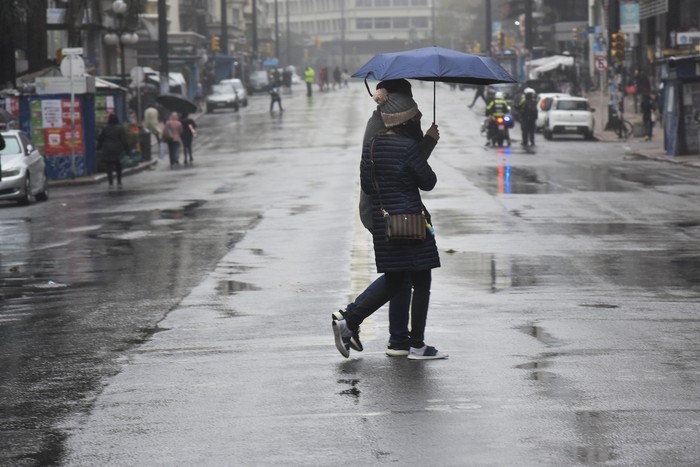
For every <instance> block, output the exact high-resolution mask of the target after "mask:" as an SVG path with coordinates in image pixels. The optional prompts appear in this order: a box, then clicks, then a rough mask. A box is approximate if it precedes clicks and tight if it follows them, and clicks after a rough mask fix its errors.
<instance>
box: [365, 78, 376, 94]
mask: <svg viewBox="0 0 700 467" xmlns="http://www.w3.org/2000/svg"><path fill="white" fill-rule="evenodd" d="M365 87H366V88H367V92H368V93H369V97H374V96H373V95H372V91H370V90H369V84H367V78H365Z"/></svg>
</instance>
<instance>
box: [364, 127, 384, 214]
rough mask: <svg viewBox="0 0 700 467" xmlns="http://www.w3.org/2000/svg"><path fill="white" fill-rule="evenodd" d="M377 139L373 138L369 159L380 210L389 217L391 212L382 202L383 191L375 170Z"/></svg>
mask: <svg viewBox="0 0 700 467" xmlns="http://www.w3.org/2000/svg"><path fill="white" fill-rule="evenodd" d="M375 140H376V137H374V138H372V146H371V147H370V150H369V160H370V163H371V167H372V184H373V185H374V189H375V190H376V192H377V196H378V197H379V210H380V211H381V212H382V216H384V217H389V213H388V212H387V211H386V209H384V203H382V192H381V191H380V190H379V184H378V183H377V177H376V175H375V172H374V141H375Z"/></svg>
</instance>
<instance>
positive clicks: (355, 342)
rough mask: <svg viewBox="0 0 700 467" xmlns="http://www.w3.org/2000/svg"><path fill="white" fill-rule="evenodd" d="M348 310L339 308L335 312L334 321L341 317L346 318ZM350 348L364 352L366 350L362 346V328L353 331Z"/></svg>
mask: <svg viewBox="0 0 700 467" xmlns="http://www.w3.org/2000/svg"><path fill="white" fill-rule="evenodd" d="M347 314H348V313H347V311H343V310H338V311H336V312H335V313H333V315H332V316H333V321H336V320H339V319H343V320H344V319H345V315H347ZM350 348H351V349H352V350H355V351H357V352H362V351H363V350H365V348H364V347H362V342H360V328H357V331H355V332H353V333H352V336H350Z"/></svg>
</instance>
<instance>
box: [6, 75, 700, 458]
mask: <svg viewBox="0 0 700 467" xmlns="http://www.w3.org/2000/svg"><path fill="white" fill-rule="evenodd" d="M414 91H415V95H416V99H417V101H418V103H419V105H420V106H421V109H422V111H423V114H424V115H425V118H424V120H425V122H424V127H426V126H427V122H428V120H429V119H430V113H431V112H430V107H431V106H432V99H433V98H432V85H428V84H425V85H422V86H421V85H420V84H417V85H416V86H415V89H414ZM283 99H284V100H283V104H284V106H285V112H284V114H283V115H280V114H279V113H275V114H273V115H270V114H269V113H268V112H267V110H268V105H269V100H268V98H267V97H265V96H254V97H253V99H252V100H251V103H250V106H249V107H248V108H245V109H242V110H241V112H239V113H238V114H236V113H233V112H226V111H221V112H218V113H216V114H214V115H205V116H203V117H202V118H201V119H200V120H199V123H200V127H201V131H200V135H201V137H200V138H199V139H198V141H197V146H196V148H195V159H196V160H195V165H194V167H188V168H186V169H185V168H183V169H181V170H176V171H171V170H169V169H168V168H167V167H165V164H162V163H161V164H159V165H158V166H157V167H156V168H155V169H154V170H150V171H147V172H143V173H140V174H137V175H134V176H130V177H128V178H126V179H125V187H124V188H123V189H122V190H111V191H110V190H108V188H107V187H106V186H105V185H104V184H103V185H94V186H84V187H65V188H64V187H61V188H56V189H54V190H53V191H52V193H51V198H50V200H49V201H48V202H46V203H39V204H35V205H33V206H30V207H16V206H14V205H11V204H7V205H1V206H0V229H1V231H2V238H3V243H2V249H0V297H1V299H2V301H1V302H0V465H13V466H14V465H52V464H54V465H71V466H72V465H75V466H93V465H125V466H126V465H144V466H145V465H215V466H219V465H221V466H227V465H256V466H257V465H278V464H287V465H336V464H340V463H354V464H357V465H376V464H389V463H394V464H396V463H399V464H403V465H494V466H502V465H533V466H535V465H552V466H561V465H586V464H594V463H595V464H598V463H604V464H605V465H697V464H698V462H700V447H698V443H697V439H699V438H700V436H699V435H700V416H699V415H700V403H699V402H700V401H699V399H700V396H699V394H700V391H699V390H698V389H699V388H700V386H699V384H698V383H699V380H700V373H699V371H698V370H699V364H698V356H699V353H700V349H699V347H698V338H697V337H698V331H699V330H700V325H699V317H698V312H699V309H700V306H699V305H698V297H699V296H700V262H699V261H698V258H699V256H700V251H699V250H700V247H699V246H698V245H699V243H698V239H699V238H700V218H699V216H698V204H699V202H700V188H699V187H698V184H697V179H698V175H700V171H697V170H696V169H689V168H687V167H680V166H674V165H669V164H663V163H659V162H654V161H648V160H644V159H636V158H634V157H631V156H625V154H624V149H623V146H622V145H621V144H618V143H606V142H584V141H582V140H579V138H576V137H571V138H561V139H556V140H555V141H552V142H549V141H544V140H543V139H542V138H539V139H538V146H537V148H536V151H532V152H526V151H524V150H523V149H522V148H520V146H519V145H518V144H517V143H518V142H519V138H518V135H517V132H516V133H515V134H514V135H513V137H514V139H515V140H516V143H515V144H514V147H513V148H510V149H495V148H484V147H483V144H482V143H483V138H482V137H480V135H479V133H478V128H479V120H480V118H481V117H479V116H478V115H477V114H476V113H474V112H472V111H469V110H467V109H466V104H467V103H469V102H471V92H459V91H450V90H449V89H448V88H447V87H441V86H440V87H438V90H437V120H438V123H439V124H440V130H441V140H440V142H439V144H438V146H437V148H436V150H435V152H434V153H433V156H432V157H431V164H432V166H433V168H434V169H435V171H436V172H437V174H438V185H437V187H436V189H435V190H434V191H433V192H431V193H429V194H426V195H425V202H426V205H427V206H428V208H429V209H430V210H431V213H432V214H433V217H434V223H435V227H436V231H437V235H438V237H437V239H438V246H439V248H440V254H441V258H442V263H443V267H442V268H440V269H438V270H436V271H435V272H434V275H433V293H432V299H431V310H430V314H429V319H428V328H427V332H426V334H427V340H428V343H429V344H431V345H435V346H437V347H438V348H439V349H440V350H442V351H445V352H447V353H449V354H450V358H449V359H448V360H445V361H435V362H410V361H407V360H405V359H390V358H387V357H385V356H384V354H383V350H384V345H385V343H386V339H387V319H386V310H385V309H382V310H380V311H378V312H377V313H375V315H373V316H372V317H371V318H370V319H369V320H367V321H366V322H365V323H364V324H363V327H362V336H363V341H364V343H365V351H364V352H363V353H361V354H360V353H352V354H351V358H350V359H344V358H343V357H342V356H340V355H339V354H338V353H337V351H336V350H335V347H334V345H333V340H332V334H331V331H330V326H329V324H330V323H329V321H330V317H329V316H328V315H329V314H330V313H331V312H333V311H334V310H336V309H337V308H339V307H342V306H344V305H345V304H346V303H347V301H348V300H349V299H350V297H351V296H353V295H354V294H356V293H359V292H360V291H361V290H362V289H363V288H364V286H365V285H366V284H367V283H368V282H369V281H370V280H372V279H373V278H374V277H375V275H376V274H375V273H374V267H373V260H372V256H371V243H370V239H369V238H368V235H367V233H366V232H365V231H364V230H363V229H362V227H361V224H360V223H359V219H358V218H357V215H356V205H357V193H358V189H359V188H358V180H357V173H358V161H359V154H360V148H359V141H360V140H361V138H362V133H363V131H364V123H365V121H366V118H367V116H368V115H369V113H370V112H371V110H372V102H371V100H370V99H369V96H368V95H367V93H366V90H365V89H364V86H363V85H362V84H361V83H352V86H351V88H350V89H344V90H342V91H336V92H331V93H327V94H319V93H318V92H316V93H315V94H314V97H313V99H312V100H311V101H308V100H307V99H306V97H305V96H304V95H303V90H301V89H295V94H294V95H293V96H291V97H290V96H283ZM477 107H478V106H477ZM516 130H517V129H516Z"/></svg>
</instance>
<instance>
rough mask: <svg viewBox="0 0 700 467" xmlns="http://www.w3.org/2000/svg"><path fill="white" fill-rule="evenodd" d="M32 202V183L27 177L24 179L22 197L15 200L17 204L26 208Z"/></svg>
mask: <svg viewBox="0 0 700 467" xmlns="http://www.w3.org/2000/svg"><path fill="white" fill-rule="evenodd" d="M33 202H34V195H33V194H32V183H31V180H29V175H27V176H26V178H25V179H24V196H22V197H21V198H20V199H18V200H17V204H21V205H22V206H26V205H28V204H32V203H33Z"/></svg>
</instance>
